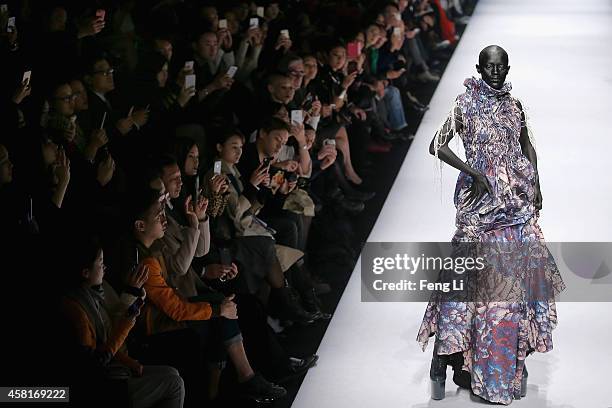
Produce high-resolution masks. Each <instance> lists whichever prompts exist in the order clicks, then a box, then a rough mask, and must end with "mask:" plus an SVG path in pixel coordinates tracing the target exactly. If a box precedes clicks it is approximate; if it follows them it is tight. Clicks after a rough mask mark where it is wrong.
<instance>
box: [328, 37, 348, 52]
mask: <svg viewBox="0 0 612 408" xmlns="http://www.w3.org/2000/svg"><path fill="white" fill-rule="evenodd" d="M334 48H346V45H345V44H344V42H343V41H341V40H338V39H334V40H332V41H330V42H329V43H328V44H327V46H326V47H325V53H326V54H329V53H330V52H331V51H332V50H333V49H334Z"/></svg>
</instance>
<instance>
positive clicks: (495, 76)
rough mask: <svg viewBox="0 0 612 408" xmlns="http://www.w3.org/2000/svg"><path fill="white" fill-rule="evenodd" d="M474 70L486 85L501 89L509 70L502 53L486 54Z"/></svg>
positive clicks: (506, 58) (504, 55)
mask: <svg viewBox="0 0 612 408" xmlns="http://www.w3.org/2000/svg"><path fill="white" fill-rule="evenodd" d="M476 70H477V71H478V73H479V74H480V75H481V77H482V80H483V81H485V82H486V83H487V85H489V86H490V87H491V88H494V89H501V88H502V87H503V86H504V82H505V81H506V76H507V75H508V71H509V70H510V66H509V65H508V56H507V55H506V54H505V53H503V52H488V53H487V54H485V55H484V58H482V59H481V60H480V64H479V65H476Z"/></svg>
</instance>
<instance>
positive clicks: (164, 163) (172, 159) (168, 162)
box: [155, 154, 180, 177]
mask: <svg viewBox="0 0 612 408" xmlns="http://www.w3.org/2000/svg"><path fill="white" fill-rule="evenodd" d="M175 164H176V165H177V166H179V164H178V161H177V160H176V156H174V155H171V154H163V155H161V156H159V157H158V158H157V160H155V169H156V171H157V174H159V176H160V177H161V176H162V174H164V167H168V166H174V165H175ZM179 167H180V166H179Z"/></svg>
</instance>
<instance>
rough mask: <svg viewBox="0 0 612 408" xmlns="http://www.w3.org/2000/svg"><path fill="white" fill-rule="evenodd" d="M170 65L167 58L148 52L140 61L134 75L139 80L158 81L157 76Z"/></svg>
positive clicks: (154, 52)
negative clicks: (166, 65) (165, 66)
mask: <svg viewBox="0 0 612 408" xmlns="http://www.w3.org/2000/svg"><path fill="white" fill-rule="evenodd" d="M167 63H168V60H167V59H166V57H164V56H163V55H161V54H160V53H158V52H156V51H147V52H145V53H144V54H143V55H141V56H140V58H139V59H138V64H137V65H136V69H135V70H134V75H135V77H136V78H138V79H139V80H147V81H157V74H159V72H160V71H161V70H162V68H163V67H164V65H165V64H167Z"/></svg>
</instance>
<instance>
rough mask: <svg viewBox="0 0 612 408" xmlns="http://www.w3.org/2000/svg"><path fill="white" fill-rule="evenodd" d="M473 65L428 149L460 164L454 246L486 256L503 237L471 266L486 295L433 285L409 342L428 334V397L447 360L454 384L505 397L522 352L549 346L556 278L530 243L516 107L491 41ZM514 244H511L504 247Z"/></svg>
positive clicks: (535, 211)
mask: <svg viewBox="0 0 612 408" xmlns="http://www.w3.org/2000/svg"><path fill="white" fill-rule="evenodd" d="M476 69H477V71H478V73H479V74H480V76H481V78H478V79H477V78H474V77H472V78H468V79H466V80H465V82H464V85H465V86H466V88H467V90H466V92H465V93H463V94H461V95H459V96H458V97H457V99H456V101H455V104H454V106H453V108H452V109H451V111H450V113H449V116H448V118H447V119H446V121H445V123H444V124H443V125H442V127H441V128H440V129H439V130H438V131H437V132H436V135H435V136H434V139H433V140H432V142H431V144H430V146H429V152H430V153H431V154H433V155H435V156H436V158H439V159H440V160H442V161H443V162H445V163H448V164H449V165H451V166H453V167H455V168H456V169H458V170H460V174H459V178H458V181H457V186H456V189H455V194H454V202H455V206H456V207H457V216H456V225H457V230H456V232H455V235H454V236H453V238H452V243H453V244H454V248H457V247H458V244H459V243H467V242H477V243H479V246H478V251H479V252H478V253H477V256H481V255H484V259H485V262H486V260H487V259H492V260H495V258H487V256H489V255H493V256H495V248H499V247H501V244H502V243H504V244H505V245H504V246H503V248H504V249H502V250H503V251H505V253H504V258H503V259H501V257H500V258H498V259H500V260H503V262H498V261H495V262H496V263H489V265H487V266H486V269H484V270H483V271H481V272H480V274H479V275H480V276H479V277H478V278H479V279H478V285H479V287H477V288H476V290H482V292H480V293H484V294H486V299H485V296H483V297H482V298H480V296H479V297H478V298H471V299H461V300H462V301H461V302H459V301H443V300H441V299H444V297H441V296H439V295H438V294H434V296H433V297H432V298H431V300H430V302H429V304H428V306H427V309H426V311H425V317H424V318H423V322H422V325H421V327H420V329H419V333H418V336H417V341H419V343H420V344H421V346H422V348H423V350H425V347H426V346H427V343H428V340H429V337H431V336H434V335H435V336H436V337H435V345H434V355H433V359H432V362H431V370H430V377H431V381H432V398H433V399H442V398H444V381H445V378H446V367H447V365H451V366H452V367H453V370H454V375H453V381H454V382H455V383H456V384H457V385H458V386H460V387H463V388H467V389H471V391H472V392H473V393H474V394H475V395H477V396H478V397H480V398H482V399H484V400H486V401H489V402H492V403H501V404H506V405H507V404H510V403H511V402H512V400H513V399H520V398H521V397H524V396H525V395H526V393H527V370H526V367H525V359H526V357H527V356H528V355H529V354H531V353H533V352H535V351H537V352H540V353H545V352H549V351H551V350H552V348H553V342H552V330H553V329H554V328H555V326H556V323H557V312H556V308H555V303H554V296H556V295H558V294H559V293H560V292H561V291H562V290H563V289H564V288H565V285H564V283H563V281H562V279H561V275H560V274H559V270H558V268H557V266H556V265H555V262H554V259H553V258H552V255H551V254H550V252H548V250H546V249H544V250H542V252H541V253H538V254H537V256H534V253H533V252H532V248H535V249H537V248H538V247H540V248H541V247H542V246H541V245H538V244H537V243H538V242H542V241H544V236H543V234H542V230H541V229H540V227H539V225H538V218H539V211H540V210H541V209H542V193H541V192H540V182H539V177H538V167H537V159H536V152H535V149H534V143H533V139H532V137H531V135H530V131H529V127H528V124H527V121H526V117H525V112H524V109H523V106H522V105H521V103H520V102H519V100H518V99H516V98H515V97H513V96H511V95H510V90H511V89H512V84H511V83H510V82H506V76H507V75H508V72H509V70H510V66H509V65H508V54H507V53H506V51H505V50H504V49H503V48H501V47H499V46H497V45H491V46H488V47H486V48H484V49H483V50H482V51H481V52H480V56H479V61H478V64H477V65H476ZM455 136H457V137H460V138H461V140H462V141H463V145H464V147H465V151H466V153H465V154H466V158H467V159H466V161H465V162H464V161H462V160H461V159H459V158H458V157H457V156H456V155H455V153H454V152H453V151H452V150H451V149H450V148H449V147H448V144H449V142H450V140H451V139H452V138H453V137H455ZM482 244H485V245H482ZM486 244H493V245H486ZM508 244H512V245H513V246H509V245H508ZM518 244H520V247H519V248H520V249H521V251H520V252H519V251H513V252H510V251H508V249H510V250H512V249H513V248H516V247H517V245H518ZM524 248H527V249H528V252H523V251H524ZM542 255H543V256H542ZM472 276H473V275H472ZM481 276H486V277H487V278H486V279H481ZM468 279H469V277H468ZM485 280H486V282H485ZM483 282H484V284H483ZM517 282H518V283H517ZM510 285H516V286H512V288H513V290H514V291H516V292H514V291H513V292H512V295H513V297H512V298H508V296H507V295H506V293H507V291H506V292H502V295H501V296H497V295H495V294H496V293H500V292H498V291H499V290H500V289H502V290H503V289H504V288H507V287H509V286H510ZM543 288H544V290H548V291H549V292H548V293H547V294H546V297H545V298H540V296H538V298H536V299H534V298H533V295H532V294H533V293H536V292H538V293H539V291H542V290H543ZM515 294H518V297H514V295H515ZM479 298H480V299H479ZM517 299H518V300H517ZM464 300H467V301H464Z"/></svg>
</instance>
